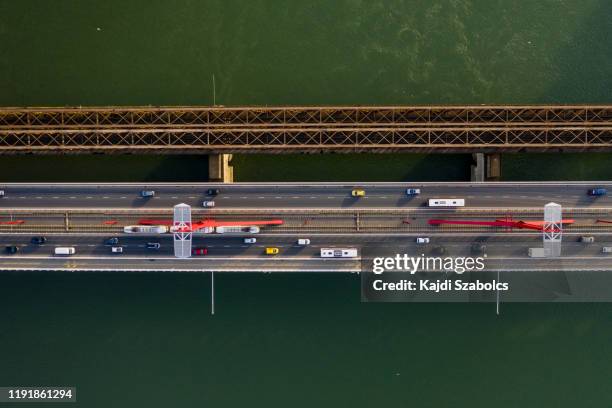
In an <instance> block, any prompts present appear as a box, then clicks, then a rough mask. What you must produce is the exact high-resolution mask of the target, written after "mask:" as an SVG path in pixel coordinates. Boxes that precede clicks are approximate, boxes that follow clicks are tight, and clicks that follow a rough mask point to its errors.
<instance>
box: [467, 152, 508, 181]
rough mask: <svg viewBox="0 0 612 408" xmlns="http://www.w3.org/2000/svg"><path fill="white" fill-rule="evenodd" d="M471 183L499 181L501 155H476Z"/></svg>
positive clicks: (474, 156)
mask: <svg viewBox="0 0 612 408" xmlns="http://www.w3.org/2000/svg"><path fill="white" fill-rule="evenodd" d="M472 157H473V158H474V162H475V164H472V169H471V177H470V179H471V181H499V179H500V178H501V155H500V154H498V153H474V154H472Z"/></svg>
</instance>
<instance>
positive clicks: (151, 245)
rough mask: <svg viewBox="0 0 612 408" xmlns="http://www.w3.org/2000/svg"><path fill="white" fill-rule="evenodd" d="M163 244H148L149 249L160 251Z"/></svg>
mask: <svg viewBox="0 0 612 408" xmlns="http://www.w3.org/2000/svg"><path fill="white" fill-rule="evenodd" d="M160 247H161V244H160V243H159V242H147V249H159V248H160Z"/></svg>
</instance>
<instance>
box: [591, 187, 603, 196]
mask: <svg viewBox="0 0 612 408" xmlns="http://www.w3.org/2000/svg"><path fill="white" fill-rule="evenodd" d="M588 194H589V195H590V196H605V195H606V194H608V190H606V189H605V188H592V189H590V190H589V191H588Z"/></svg>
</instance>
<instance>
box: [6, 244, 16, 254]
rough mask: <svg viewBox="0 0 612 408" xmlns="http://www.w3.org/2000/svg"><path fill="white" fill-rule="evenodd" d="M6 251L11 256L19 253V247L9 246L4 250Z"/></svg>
mask: <svg viewBox="0 0 612 408" xmlns="http://www.w3.org/2000/svg"><path fill="white" fill-rule="evenodd" d="M4 250H5V251H6V252H7V253H9V254H16V253H17V252H18V251H19V247H16V246H15V245H9V246H7V247H6V248H4Z"/></svg>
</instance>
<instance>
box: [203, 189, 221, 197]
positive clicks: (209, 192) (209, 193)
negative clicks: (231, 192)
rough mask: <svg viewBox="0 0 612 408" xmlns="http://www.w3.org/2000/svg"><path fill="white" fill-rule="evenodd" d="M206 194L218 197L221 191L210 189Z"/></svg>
mask: <svg viewBox="0 0 612 408" xmlns="http://www.w3.org/2000/svg"><path fill="white" fill-rule="evenodd" d="M206 194H208V195H209V196H216V195H217V194H219V189H218V188H209V189H208V190H206Z"/></svg>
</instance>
